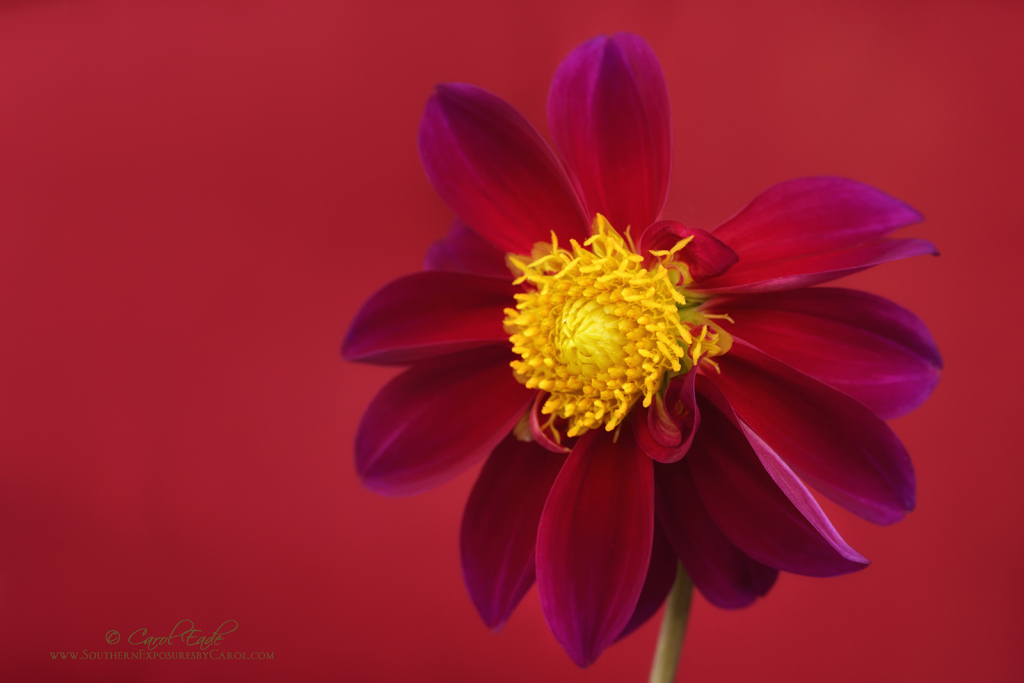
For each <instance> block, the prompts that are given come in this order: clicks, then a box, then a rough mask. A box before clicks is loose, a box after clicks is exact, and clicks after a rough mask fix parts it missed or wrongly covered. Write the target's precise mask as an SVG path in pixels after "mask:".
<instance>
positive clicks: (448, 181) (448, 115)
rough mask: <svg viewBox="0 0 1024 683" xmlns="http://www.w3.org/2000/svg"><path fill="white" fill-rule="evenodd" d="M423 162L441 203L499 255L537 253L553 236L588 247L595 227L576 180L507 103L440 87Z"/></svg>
mask: <svg viewBox="0 0 1024 683" xmlns="http://www.w3.org/2000/svg"><path fill="white" fill-rule="evenodd" d="M419 146H420V158H421V159H422V161H423V168H424V169H425V170H426V172H427V178H429V179H430V183H431V184H432V185H433V186H434V189H435V190H437V193H438V194H439V195H440V196H441V199H443V200H444V201H445V203H446V204H448V206H449V207H451V209H452V210H453V211H454V212H455V213H456V214H457V215H458V216H459V218H461V219H462V220H463V221H465V222H466V223H467V224H468V225H469V226H471V227H472V228H473V229H474V230H476V231H478V232H479V233H480V234H481V235H482V236H483V237H484V238H486V239H487V241H489V242H490V243H491V244H493V245H494V246H495V247H497V248H498V249H500V250H502V251H505V252H513V253H518V254H529V253H530V250H531V249H532V248H533V245H534V243H536V242H550V241H551V231H552V230H554V231H555V233H557V235H558V237H559V239H561V240H563V241H564V242H565V243H568V241H569V238H576V239H577V240H579V241H580V242H582V241H583V240H585V239H586V237H587V235H588V234H589V228H590V224H589V221H588V220H587V216H586V213H585V212H584V209H583V207H582V206H581V204H580V200H579V198H578V197H577V194H576V190H575V189H574V187H573V183H572V180H570V178H569V177H568V175H567V174H566V173H565V171H564V170H563V169H562V165H561V163H560V162H559V160H558V158H557V157H556V156H555V154H554V152H552V151H551V148H550V147H548V145H547V143H546V142H544V140H543V138H541V137H540V135H539V134H538V133H537V131H536V130H534V128H533V126H531V125H530V123H529V121H527V120H526V119H524V118H523V116H522V114H520V113H519V112H517V111H516V110H515V109H513V108H512V106H511V105H509V104H508V103H507V102H505V101H504V100H502V99H501V98H499V97H497V96H495V95H492V94H491V93H489V92H487V91H486V90H483V89H481V88H477V87H475V86H472V85H465V84H461V83H448V84H445V85H439V86H437V91H436V92H435V93H434V95H433V96H431V98H430V99H429V100H428V101H427V106H426V109H425V110H424V112H423V119H422V121H421V122H420V134H419Z"/></svg>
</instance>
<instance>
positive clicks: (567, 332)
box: [505, 215, 723, 439]
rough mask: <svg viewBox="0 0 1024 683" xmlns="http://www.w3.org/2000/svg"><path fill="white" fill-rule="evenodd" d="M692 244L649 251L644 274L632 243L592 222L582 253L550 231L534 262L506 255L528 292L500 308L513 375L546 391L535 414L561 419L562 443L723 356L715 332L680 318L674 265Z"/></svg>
mask: <svg viewBox="0 0 1024 683" xmlns="http://www.w3.org/2000/svg"><path fill="white" fill-rule="evenodd" d="M688 241H689V240H688V239H687V240H682V241H680V242H679V243H677V244H676V245H675V246H674V247H673V248H672V249H671V250H667V251H657V252H652V254H653V255H654V256H655V257H656V258H657V259H658V261H657V262H656V263H655V265H654V266H653V267H652V268H650V269H648V268H645V267H644V265H643V263H644V257H643V256H641V255H639V254H637V253H636V249H635V248H631V247H632V242H631V241H629V242H627V239H625V238H623V237H622V236H621V235H620V234H619V233H618V232H616V231H615V229H614V228H612V226H611V225H610V224H609V223H608V221H607V220H606V219H605V218H604V216H601V215H598V216H597V218H596V219H595V221H594V229H593V236H592V237H591V238H590V239H588V240H587V241H586V242H584V243H583V245H580V244H579V243H577V242H576V241H575V240H572V241H571V247H572V250H571V251H569V250H566V249H562V248H560V247H559V246H558V239H557V237H556V236H555V235H554V234H553V233H552V235H551V244H550V245H547V244H540V245H537V247H536V248H535V249H534V253H533V254H532V258H533V260H532V261H530V262H526V261H525V260H524V259H522V258H521V257H517V256H510V257H509V260H510V262H511V264H512V266H513V267H514V268H516V269H517V270H518V271H520V272H521V273H522V275H521V277H519V279H518V280H516V284H522V283H527V284H528V285H529V286H530V287H531V288H530V289H529V290H528V291H526V292H524V293H521V294H516V295H515V298H516V301H517V304H516V307H515V308H514V309H512V308H509V309H506V310H505V314H506V318H505V329H506V331H507V332H508V333H509V336H510V339H511V341H512V344H513V349H512V350H513V351H514V352H515V353H517V354H518V355H519V356H520V358H521V360H515V361H513V362H512V368H513V369H514V370H515V373H516V377H517V379H519V381H521V382H523V383H524V384H525V385H526V386H527V387H529V388H531V389H540V390H542V391H546V392H549V393H550V396H549V397H548V399H547V401H546V402H545V404H544V406H543V407H542V409H541V412H542V413H544V414H546V415H551V416H552V417H551V420H554V419H555V418H564V419H565V420H567V427H566V436H569V437H573V436H577V435H578V434H580V433H582V432H583V431H585V430H587V429H590V428H593V427H597V426H599V425H601V424H604V425H605V428H606V429H607V430H608V431H611V430H613V429H615V427H616V426H618V425H619V424H620V423H621V422H622V420H623V419H624V418H625V417H626V415H627V414H628V413H629V410H630V408H631V407H632V406H633V404H634V403H636V401H637V400H638V399H639V398H640V397H641V396H642V397H643V404H644V405H645V406H649V405H650V404H651V401H652V400H653V398H654V396H655V394H656V393H657V392H658V390H659V389H660V388H661V387H662V384H663V381H664V378H665V376H666V374H670V375H671V374H675V373H680V372H685V371H686V370H687V369H689V368H690V367H692V365H693V363H695V362H696V361H697V359H698V358H699V357H700V356H701V355H708V356H713V355H719V354H721V353H722V352H723V350H722V349H721V348H720V347H719V345H718V340H719V335H718V332H717V331H716V329H715V328H712V329H709V325H708V324H707V323H704V324H699V325H697V324H695V322H696V320H697V318H695V317H694V316H693V315H685V314H684V315H685V317H686V318H689V319H688V320H683V319H681V318H680V312H681V311H685V310H687V308H688V307H687V301H686V297H685V296H684V295H683V294H682V292H681V291H680V290H679V288H678V285H679V284H681V283H680V279H681V278H680V269H679V267H678V266H679V264H676V263H672V257H673V255H674V254H676V253H677V252H678V251H679V250H680V249H683V248H685V246H686V244H687V242H688ZM550 426H551V421H549V423H548V427H550ZM552 431H553V435H554V437H555V438H556V439H557V438H559V434H558V432H557V430H552Z"/></svg>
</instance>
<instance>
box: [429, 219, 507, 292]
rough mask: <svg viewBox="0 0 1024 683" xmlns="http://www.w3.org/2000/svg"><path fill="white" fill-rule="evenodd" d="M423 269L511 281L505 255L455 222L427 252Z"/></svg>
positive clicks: (462, 224) (464, 225) (456, 220)
mask: <svg viewBox="0 0 1024 683" xmlns="http://www.w3.org/2000/svg"><path fill="white" fill-rule="evenodd" d="M423 269H424V270H449V271H453V272H457V273H470V274H472V275H483V276H485V277H500V278H503V279H505V280H511V279H512V272H511V271H510V270H509V269H508V266H507V265H505V252H503V251H501V250H500V249H498V248H497V247H495V246H494V245H492V244H491V243H490V242H488V241H487V240H485V239H484V238H483V237H481V236H480V235H479V234H477V232H476V231H475V230H473V229H472V228H471V227H469V226H468V225H466V224H465V223H463V222H462V221H460V220H459V219H458V218H456V219H454V220H453V221H452V225H451V227H450V228H449V229H448V234H447V235H446V236H445V237H442V238H441V239H439V240H438V241H436V242H434V244H432V245H431V246H430V249H429V250H427V256H426V258H424V259H423Z"/></svg>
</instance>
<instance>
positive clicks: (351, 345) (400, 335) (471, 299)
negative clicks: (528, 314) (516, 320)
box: [341, 271, 515, 372]
mask: <svg viewBox="0 0 1024 683" xmlns="http://www.w3.org/2000/svg"><path fill="white" fill-rule="evenodd" d="M514 292H515V288H514V287H513V286H512V283H511V282H509V281H508V280H499V279H497V278H491V277H481V276H479V275H467V274H465V273H445V272H440V271H425V272H420V273H413V274H412V275H406V276H404V277H400V278H398V279H397V280H392V281H391V282H389V283H388V284H386V285H384V287H382V288H381V289H379V290H377V292H375V293H374V294H373V295H372V296H371V297H370V298H369V299H367V300H366V303H364V304H363V306H362V308H360V309H359V312H358V313H356V317H355V319H354V320H353V321H352V325H351V326H350V327H349V330H348V334H347V335H346V336H345V341H344V343H343V344H342V347H341V353H342V355H343V356H344V357H345V358H346V359H347V360H352V361H364V362H370V363H382V364H403V363H412V362H415V361H419V360H422V359H424V358H432V357H434V356H440V355H444V354H447V353H453V352H455V351H462V350H464V349H470V348H476V347H480V346H490V345H495V344H498V345H502V346H507V345H508V343H509V342H508V334H507V333H506V332H505V328H504V327H503V325H502V321H503V320H504V319H505V313H504V309H505V308H506V307H509V306H513V305H515V300H514V299H513V298H512V295H513V293H514ZM510 372H511V371H510Z"/></svg>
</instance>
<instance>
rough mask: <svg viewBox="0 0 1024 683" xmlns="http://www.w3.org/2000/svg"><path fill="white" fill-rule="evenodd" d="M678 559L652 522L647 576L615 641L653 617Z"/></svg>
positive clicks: (665, 594) (674, 572)
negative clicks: (652, 539)
mask: <svg viewBox="0 0 1024 683" xmlns="http://www.w3.org/2000/svg"><path fill="white" fill-rule="evenodd" d="M678 563H679V559H678V558H677V557H676V554H675V551H673V550H672V546H671V545H669V542H668V539H667V538H665V532H664V531H662V530H661V528H660V527H659V526H658V523H657V522H655V523H654V545H653V546H652V547H651V562H650V564H649V565H648V566H647V578H646V579H644V587H643V589H641V591H640V599H639V600H637V603H636V609H635V610H633V616H632V617H630V618H629V623H627V624H626V627H625V628H624V629H622V633H620V634H619V637H618V638H616V639H615V640H616V641H619V640H622V639H623V638H625V637H626V636H628V635H629V634H630V633H632V632H633V631H635V630H637V629H638V628H640V627H641V626H643V625H644V624H645V623H647V620H648V619H650V618H651V617H653V616H654V615H655V614H656V613H657V611H658V608H660V607H661V604H662V603H663V602H665V598H666V597H667V596H668V593H669V591H670V590H672V584H673V583H675V580H676V565H677V564H678Z"/></svg>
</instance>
